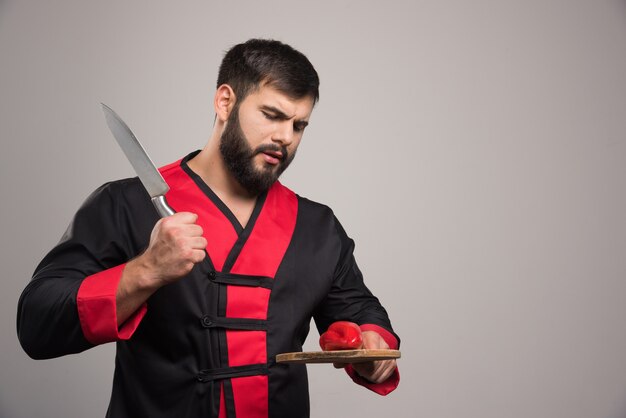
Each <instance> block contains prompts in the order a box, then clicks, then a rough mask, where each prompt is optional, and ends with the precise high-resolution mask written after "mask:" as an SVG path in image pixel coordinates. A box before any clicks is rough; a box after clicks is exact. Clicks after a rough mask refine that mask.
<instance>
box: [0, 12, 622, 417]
mask: <svg viewBox="0 0 626 418" xmlns="http://www.w3.org/2000/svg"><path fill="white" fill-rule="evenodd" d="M250 37H273V38H277V39H280V40H283V41H285V42H288V43H290V44H292V45H294V46H295V47H297V48H298V49H301V50H302V51H303V52H305V53H306V54H307V55H308V56H309V58H310V59H311V61H312V62H313V63H314V64H315V65H316V67H317V69H318V71H319V73H320V75H321V80H322V86H321V101H320V103H319V105H318V107H317V108H316V110H315V112H314V114H313V118H312V121H311V122H312V123H311V126H310V127H309V128H308V129H307V133H306V135H305V137H304V142H303V143H302V146H301V148H300V152H299V155H298V158H297V159H296V163H295V164H294V165H293V166H292V168H290V170H289V171H288V173H286V175H285V176H284V183H285V184H287V185H288V186H289V187H291V188H293V189H295V190H296V191H297V192H298V193H299V194H301V195H303V196H306V197H309V198H311V199H313V200H317V201H321V202H324V203H326V204H329V205H330V206H331V207H333V208H334V210H335V212H336V214H337V216H338V217H339V219H340V220H341V221H342V222H343V224H344V226H345V227H346V229H347V230H348V232H349V234H350V235H351V236H352V237H353V238H355V240H356V242H357V258H358V259H359V262H360V266H361V267H362V270H363V271H364V272H365V274H366V277H367V283H368V285H369V287H370V288H371V289H372V290H373V291H374V292H375V293H376V294H377V295H379V297H380V299H381V300H382V302H383V303H384V304H385V305H386V306H387V307H388V310H389V313H390V315H391V318H392V320H393V321H394V324H395V327H396V329H397V331H398V333H399V334H400V335H401V336H402V337H403V343H402V350H403V358H402V359H401V361H400V362H399V364H400V368H401V375H402V383H401V385H400V387H399V389H398V390H397V391H396V392H394V393H393V394H391V395H390V396H388V397H386V398H383V397H379V396H377V395H374V394H372V393H370V392H368V391H366V390H364V389H363V388H360V387H357V386H356V385H352V384H351V383H350V382H349V380H348V379H347V378H346V377H345V376H343V375H342V373H340V372H337V371H335V370H334V369H332V367H329V366H320V365H318V366H312V367H310V368H309V370H310V380H311V399H312V413H313V416H315V417H340V416H357V415H358V416H363V417H365V416H369V417H377V416H380V415H385V416H393V417H436V418H448V417H460V416H463V417H476V418H488V417H494V418H496V417H497V418H501V417H519V418H527V417H546V418H554V417H563V418H576V417H581V418H583V417H585V418H587V417H593V418H605V417H606V418H609V417H626V326H625V325H624V323H625V318H626V303H625V302H624V300H625V299H626V281H625V279H626V257H625V255H626V254H625V249H626V222H625V221H626V219H625V213H626V197H625V193H626V192H625V191H626V140H625V132H626V3H625V2H624V1H623V0H619V1H618V0H588V1H583V0H576V1H570V0H568V1H565V0H562V1H557V0H550V1H546V0H531V1H495V0H494V1H489V0H475V1H461V0H453V1H445V2H444V1H438V0H425V1H392V2H385V4H383V2H374V1H369V2H368V1H344V0H335V1H332V2H306V3H305V2H293V1H277V0H266V1H261V2H258V1H246V2H234V1H229V2H216V1H210V0H192V1H184V2H174V1H154V0H150V1H148V0H142V1H121V0H109V1H100V2H96V1H85V0H56V1H34V0H30V1H28V0H22V1H17V0H0V61H1V62H0V138H1V139H2V152H1V155H0V158H1V162H0V169H1V170H2V171H1V178H0V187H1V190H0V191H1V196H2V216H1V217H0V222H1V225H0V227H1V231H2V232H1V234H0V235H1V238H0V242H1V245H2V247H1V251H0V257H1V265H2V273H3V274H2V280H1V281H0V286H1V288H0V318H1V319H0V333H1V334H2V336H3V337H2V339H1V340H0V353H1V354H0V359H1V362H2V368H1V372H0V381H1V391H0V415H1V416H2V417H29V418H30V417H92V416H94V417H95V416H103V415H104V411H105V410H106V405H107V403H108V398H109V394H110V384H111V379H112V368H113V367H112V366H113V364H112V363H113V354H114V346H113V345H111V344H110V345H106V346H101V347H97V348H95V349H93V350H90V351H88V352H86V353H83V354H80V355H76V356H71V357H67V358H60V359H55V360H48V361H34V360H31V359H29V358H28V357H27V356H26V355H25V354H24V353H23V352H22V351H21V349H20V347H19V344H18V341H17V338H16V333H15V312H16V305H17V300H18V296H19V294H20V292H21V290H22V289H23V287H24V286H25V285H26V283H27V281H28V280H29V278H30V275H31V274H32V271H33V269H34V268H35V266H36V264H37V262H38V261H39V260H40V259H41V258H42V257H43V255H44V254H45V252H46V251H47V250H48V249H50V248H51V247H52V246H53V245H54V244H55V243H56V242H57V240H58V239H59V237H60V236H61V234H62V233H63V231H64V229H65V227H66V225H67V224H68V222H69V220H70V218H71V216H72V214H73V213H74V211H75V209H76V208H77V207H78V205H79V204H80V203H81V202H82V201H83V200H84V199H85V197H86V196H87V195H88V194H89V193H90V192H91V191H92V190H93V189H94V188H96V187H97V186H99V185H100V184H101V183H103V182H105V181H109V180H112V179H116V178H120V177H126V176H132V175H133V173H132V170H131V168H130V165H129V164H128V162H127V161H126V160H125V158H124V156H123V155H122V153H121V152H120V150H119V149H118V148H117V145H116V144H115V141H114V140H113V138H112V137H111V135H110V133H109V132H108V130H107V128H106V125H105V123H104V120H103V115H102V112H101V110H100V107H99V102H104V103H107V104H109V105H110V106H112V107H113V108H114V109H115V110H116V111H117V112H118V113H120V114H121V115H122V116H123V117H124V118H125V119H126V121H127V122H128V123H129V125H130V126H131V127H132V128H133V130H134V131H135V133H136V134H137V136H138V137H139V138H140V139H141V140H142V142H143V143H144V145H145V146H146V148H147V149H148V150H149V152H150V153H151V155H152V157H153V160H154V161H155V162H156V163H157V164H159V165H162V164H166V163H169V162H171V161H173V160H175V159H178V158H180V157H182V156H183V155H185V154H186V153H187V152H188V151H190V150H193V149H197V148H200V147H202V146H203V145H204V143H205V141H206V139H207V138H208V136H209V134H210V130H211V124H212V119H213V113H212V107H211V106H212V97H213V91H214V82H215V78H216V72H217V66H218V64H219V62H220V60H221V57H222V53H223V51H225V50H226V49H227V48H229V47H230V46H232V45H233V44H235V43H238V42H241V41H244V40H246V39H248V38H250ZM316 339H317V335H316V333H315V332H312V334H311V336H310V339H309V342H308V347H309V348H315V347H316Z"/></svg>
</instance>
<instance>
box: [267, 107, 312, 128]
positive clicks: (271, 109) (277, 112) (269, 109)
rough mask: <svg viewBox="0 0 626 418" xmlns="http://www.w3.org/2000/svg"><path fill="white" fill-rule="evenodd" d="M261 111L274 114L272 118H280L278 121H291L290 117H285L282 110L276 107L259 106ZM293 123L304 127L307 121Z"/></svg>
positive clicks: (299, 120)
mask: <svg viewBox="0 0 626 418" xmlns="http://www.w3.org/2000/svg"><path fill="white" fill-rule="evenodd" d="M261 110H264V111H266V112H272V113H273V114H274V116H276V117H278V118H280V119H285V120H287V119H291V118H292V116H289V115H287V114H286V113H285V112H283V111H282V110H280V109H278V108H277V107H274V106H270V105H261ZM295 122H297V123H300V124H304V126H306V125H308V124H309V121H308V120H304V119H298V120H296V121H295Z"/></svg>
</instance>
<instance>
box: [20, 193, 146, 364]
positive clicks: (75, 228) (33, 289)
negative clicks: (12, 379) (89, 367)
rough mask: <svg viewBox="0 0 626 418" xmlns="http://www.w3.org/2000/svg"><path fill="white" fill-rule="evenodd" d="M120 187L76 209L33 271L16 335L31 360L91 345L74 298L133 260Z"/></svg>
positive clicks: (74, 350) (92, 196)
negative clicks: (92, 279)
mask: <svg viewBox="0 0 626 418" xmlns="http://www.w3.org/2000/svg"><path fill="white" fill-rule="evenodd" d="M120 187H121V186H120V183H119V182H116V183H107V184H105V185H103V186H102V187H100V188H99V189H98V190H96V191H95V192H94V193H93V194H92V195H91V196H90V197H89V198H88V199H87V200H86V201H85V202H84V203H83V205H82V206H81V208H80V209H79V210H78V212H77V213H76V215H75V216H74V218H73V220H72V222H71V223H70V225H69V227H68V229H67V231H66V232H65V234H64V235H63V237H62V238H61V241H60V242H59V243H58V244H57V245H56V247H54V248H53V249H52V251H50V252H49V253H48V254H47V255H46V256H45V258H44V259H43V260H42V261H41V263H40V264H39V266H38V267H37V268H36V270H35V273H34V275H33V277H32V280H31V281H30V283H29V284H28V285H27V286H26V288H25V289H24V291H23V292H22V295H21V296H20V300H19V303H18V312H17V334H18V338H19V340H20V343H21V345H22V347H23V349H24V350H25V351H26V353H27V354H28V355H29V356H30V357H32V358H35V359H45V358H53V357H59V356H63V355H66V354H72V353H78V352H81V351H84V350H86V349H88V348H90V347H92V346H93V345H92V344H91V343H89V342H88V341H87V340H86V339H85V337H84V335H83V332H82V329H81V326H80V321H79V318H78V311H77V304H76V296H77V293H78V289H79V287H80V285H81V283H82V282H83V280H84V279H85V278H86V277H88V276H90V275H92V274H95V273H98V272H100V271H103V270H106V269H108V268H111V267H115V266H118V265H120V264H123V263H124V262H126V261H128V260H129V259H130V258H131V257H133V256H134V255H136V254H134V253H133V252H134V251H133V250H132V248H133V247H134V246H135V243H133V242H132V241H133V240H132V238H131V236H129V235H128V234H122V233H121V232H120V231H124V230H125V229H126V227H128V225H129V224H130V223H131V222H129V219H128V217H127V216H123V215H122V214H123V213H124V212H125V211H124V208H123V206H125V205H128V203H127V202H121V200H122V197H121V191H120Z"/></svg>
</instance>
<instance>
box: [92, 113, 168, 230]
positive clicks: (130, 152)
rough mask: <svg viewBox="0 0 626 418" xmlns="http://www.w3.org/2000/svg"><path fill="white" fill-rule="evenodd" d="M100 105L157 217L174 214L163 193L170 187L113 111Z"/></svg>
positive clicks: (135, 138) (126, 126)
mask: <svg viewBox="0 0 626 418" xmlns="http://www.w3.org/2000/svg"><path fill="white" fill-rule="evenodd" d="M100 104H101V105H102V110H103V111H104V118H105V119H106V122H107V125H108V126H109V129H110V130H111V133H112V134H113V137H115V140H116V141H117V143H118V144H119V146H120V148H122V151H124V154H125V155H126V158H128V161H130V164H131V165H132V166H133V168H134V169H135V173H137V176H138V177H139V180H141V183H142V184H143V187H145V189H146V191H147V192H148V194H149V195H150V198H151V200H152V204H153V205H154V207H155V208H156V210H157V212H158V213H159V216H161V217H162V218H164V217H166V216H170V215H173V214H174V213H176V212H175V211H174V209H172V208H171V207H170V205H169V204H168V203H167V200H166V199H165V193H167V191H168V190H169V189H170V187H169V186H168V185H167V183H166V182H165V180H164V179H163V176H162V175H161V173H159V170H157V168H156V167H155V165H154V163H153V162H152V160H151V159H150V157H149V156H148V154H147V153H146V150H145V149H144V148H143V146H142V145H141V143H140V142H139V140H138V139H137V137H136V136H135V135H134V134H133V132H132V131H131V130H130V128H129V127H128V125H126V123H125V122H124V121H123V120H122V118H120V117H119V116H118V115H117V113H115V112H114V111H113V109H111V108H110V107H109V106H107V105H105V104H104V103H100Z"/></svg>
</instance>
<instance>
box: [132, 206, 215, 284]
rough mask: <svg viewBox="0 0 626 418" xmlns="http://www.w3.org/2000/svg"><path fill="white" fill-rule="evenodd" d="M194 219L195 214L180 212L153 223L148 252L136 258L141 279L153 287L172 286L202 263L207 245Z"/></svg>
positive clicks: (196, 216) (195, 218)
mask: <svg viewBox="0 0 626 418" xmlns="http://www.w3.org/2000/svg"><path fill="white" fill-rule="evenodd" d="M197 219H198V215H196V214H193V213H190V212H180V213H175V214H174V215H171V216H168V217H166V218H162V219H160V220H159V221H158V222H157V223H156V225H155V226H154V228H153V229H152V234H151V235H150V244H149V245H148V248H147V249H146V251H145V252H144V253H143V254H142V255H140V256H139V257H137V261H139V260H141V263H142V264H143V267H144V274H145V279H148V280H153V281H154V282H153V283H152V284H154V285H156V286H157V287H160V286H163V285H166V284H168V283H173V282H176V281H178V280H179V279H180V278H181V277H183V276H185V275H186V274H188V273H189V272H190V271H191V269H192V268H193V266H194V265H195V264H197V263H199V262H201V261H202V260H204V257H205V256H206V252H205V248H206V246H207V241H206V239H205V238H204V237H203V236H202V232H203V231H202V227H201V226H200V225H198V224H196V221H197ZM149 284H150V283H146V285H149Z"/></svg>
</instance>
